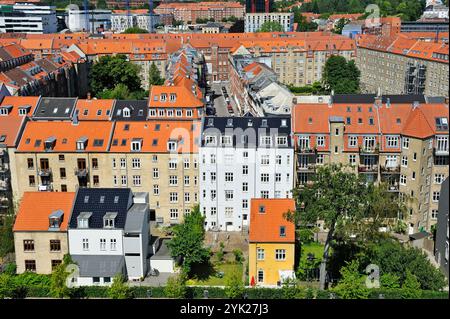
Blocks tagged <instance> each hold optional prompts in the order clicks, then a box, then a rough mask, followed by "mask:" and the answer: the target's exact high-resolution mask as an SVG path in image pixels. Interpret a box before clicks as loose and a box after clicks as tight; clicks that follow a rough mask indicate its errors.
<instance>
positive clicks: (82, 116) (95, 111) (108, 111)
mask: <svg viewBox="0 0 450 319" xmlns="http://www.w3.org/2000/svg"><path fill="white" fill-rule="evenodd" d="M114 102H115V100H108V99H106V100H98V99H89V100H77V103H76V110H77V111H78V119H79V120H104V121H108V120H109V119H110V118H111V115H112V108H113V105H114Z"/></svg>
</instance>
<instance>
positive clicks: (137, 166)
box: [131, 158, 141, 169]
mask: <svg viewBox="0 0 450 319" xmlns="http://www.w3.org/2000/svg"><path fill="white" fill-rule="evenodd" d="M131 168H133V169H140V168H141V159H140V158H132V159H131Z"/></svg>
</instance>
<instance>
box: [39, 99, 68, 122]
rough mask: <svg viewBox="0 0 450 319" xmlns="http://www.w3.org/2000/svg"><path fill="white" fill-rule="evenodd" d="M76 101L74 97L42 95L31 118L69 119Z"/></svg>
mask: <svg viewBox="0 0 450 319" xmlns="http://www.w3.org/2000/svg"><path fill="white" fill-rule="evenodd" d="M76 101H77V99H76V98H67V97H42V98H41V100H40V102H39V104H38V106H37V107H36V110H35V111H34V115H33V118H35V119H39V118H44V119H45V118H48V119H71V118H72V113H73V110H74V109H75V103H76Z"/></svg>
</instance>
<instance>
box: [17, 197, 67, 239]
mask: <svg viewBox="0 0 450 319" xmlns="http://www.w3.org/2000/svg"><path fill="white" fill-rule="evenodd" d="M74 199H75V193H71V192H49V193H45V196H42V192H25V193H24V194H23V196H22V199H21V201H20V206H19V210H18V213H17V216H16V221H15V223H14V228H13V231H48V228H49V216H50V215H51V214H52V213H53V212H55V211H58V210H60V211H62V212H63V214H64V215H63V220H62V223H61V225H60V228H59V229H60V231H66V230H67V224H68V221H69V219H70V214H71V210H72V205H73V202H74Z"/></svg>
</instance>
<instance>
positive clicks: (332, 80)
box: [322, 55, 361, 94]
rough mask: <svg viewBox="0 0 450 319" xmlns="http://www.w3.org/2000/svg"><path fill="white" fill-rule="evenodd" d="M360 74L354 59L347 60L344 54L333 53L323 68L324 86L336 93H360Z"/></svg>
mask: <svg viewBox="0 0 450 319" xmlns="http://www.w3.org/2000/svg"><path fill="white" fill-rule="evenodd" d="M360 75H361V72H360V71H359V70H358V68H357V66H356V64H355V62H354V61H353V60H351V61H348V62H347V60H346V59H345V58H344V57H342V56H337V55H332V56H331V57H329V58H328V60H327V62H326V63H325V67H324V70H323V76H322V83H323V87H324V88H325V89H326V90H327V91H328V92H330V91H332V90H333V91H334V93H335V94H346V93H358V92H359V84H360Z"/></svg>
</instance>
